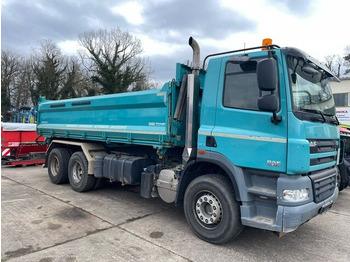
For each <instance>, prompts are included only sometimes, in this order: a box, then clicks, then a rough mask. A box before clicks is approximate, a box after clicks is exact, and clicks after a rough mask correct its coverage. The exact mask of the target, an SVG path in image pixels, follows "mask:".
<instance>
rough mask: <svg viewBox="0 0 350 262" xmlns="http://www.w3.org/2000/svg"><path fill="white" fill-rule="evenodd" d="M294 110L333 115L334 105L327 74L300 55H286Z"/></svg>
mask: <svg viewBox="0 0 350 262" xmlns="http://www.w3.org/2000/svg"><path fill="white" fill-rule="evenodd" d="M288 70H289V76H290V79H291V81H290V82H291V90H292V97H293V107H294V111H299V112H300V111H301V112H313V113H318V114H321V115H327V116H335V112H336V111H335V105H334V99H333V95H332V91H331V87H330V85H329V83H328V80H327V76H326V75H325V73H324V72H323V71H320V70H318V69H317V67H316V66H315V65H314V64H312V63H308V62H306V61H305V60H304V59H302V58H300V57H293V56H289V57H288Z"/></svg>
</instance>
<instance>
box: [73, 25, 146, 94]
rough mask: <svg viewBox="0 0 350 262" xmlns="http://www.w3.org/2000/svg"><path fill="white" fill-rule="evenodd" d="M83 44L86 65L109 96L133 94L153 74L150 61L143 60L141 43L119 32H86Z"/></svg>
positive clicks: (83, 57) (81, 54) (81, 35)
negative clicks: (134, 89)
mask: <svg viewBox="0 0 350 262" xmlns="http://www.w3.org/2000/svg"><path fill="white" fill-rule="evenodd" d="M79 44H80V45H81V46H82V47H83V49H82V50H80V56H81V59H82V62H83V65H84V66H85V67H86V68H87V69H88V70H89V71H90V73H91V79H92V81H93V82H94V83H98V84H100V85H101V86H102V92H103V93H105V94H112V93H121V92H126V91H132V90H133V87H135V86H136V85H137V83H139V86H140V85H141V83H145V82H146V80H147V79H148V77H149V75H150V74H151V69H150V66H149V61H148V59H147V58H144V57H141V56H140V55H141V53H142V47H141V41H140V40H139V39H137V38H136V37H134V36H132V35H131V34H129V33H128V32H125V31H122V30H120V29H119V28H117V29H112V30H110V31H107V30H102V29H101V30H97V31H88V32H84V33H82V34H80V35H79ZM143 88H146V87H143Z"/></svg>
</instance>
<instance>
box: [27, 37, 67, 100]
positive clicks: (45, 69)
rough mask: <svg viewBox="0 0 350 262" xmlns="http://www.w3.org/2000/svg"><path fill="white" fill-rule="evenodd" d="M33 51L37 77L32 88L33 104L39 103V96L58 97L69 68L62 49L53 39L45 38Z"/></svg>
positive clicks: (34, 68) (34, 69)
mask: <svg viewBox="0 0 350 262" xmlns="http://www.w3.org/2000/svg"><path fill="white" fill-rule="evenodd" d="M33 53H34V55H33V65H32V66H33V71H34V74H35V77H36V81H35V85H34V86H32V90H31V95H32V101H33V104H37V101H38V99H39V96H45V97H46V98H47V99H58V98H59V91H60V85H61V81H62V78H63V73H64V72H65V70H66V68H67V64H66V63H65V61H64V59H63V57H62V54H61V50H60V49H59V48H58V47H57V46H56V44H54V43H53V42H52V41H51V40H44V41H42V42H41V45H40V47H39V48H36V49H34V50H33Z"/></svg>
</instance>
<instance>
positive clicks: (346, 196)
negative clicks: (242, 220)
mask: <svg viewBox="0 0 350 262" xmlns="http://www.w3.org/2000/svg"><path fill="white" fill-rule="evenodd" d="M1 171H2V182H1V208H2V212H1V214H2V217H1V229H2V235H1V258H2V261H39V262H51V261H52V262H56V261H57V262H58V261H159V262H160V261H350V240H349V237H350V188H346V189H344V190H343V191H342V192H340V195H339V197H338V200H337V201H336V203H335V204H334V206H333V207H332V209H331V210H330V211H328V212H327V213H325V214H324V215H321V216H318V217H316V218H314V219H312V220H311V221H309V222H308V223H306V224H304V225H302V226H301V227H299V228H298V229H297V230H296V231H294V232H292V233H289V234H287V235H285V236H284V237H282V238H278V237H277V236H276V235H274V234H273V233H271V232H268V231H265V230H259V229H255V228H245V229H244V231H243V232H242V234H241V235H240V236H239V237H238V238H237V239H236V240H234V241H233V242H230V243H228V244H225V245H221V246H217V245H213V244H209V243H206V242H204V241H202V240H200V239H199V238H197V237H196V236H195V235H194V234H193V233H192V231H191V230H190V228H189V226H188V224H187V222H186V219H185V216H184V212H183V209H182V207H175V206H174V205H173V204H166V203H164V202H162V201H161V199H144V198H142V197H141V196H140V195H139V187H132V186H125V187H123V186H121V185H120V184H109V185H107V186H106V187H105V188H103V189H99V190H95V191H90V192H86V193H77V192H75V191H73V190H72V189H71V188H70V185H69V184H66V185H54V184H52V183H51V182H50V179H49V177H48V175H47V169H46V168H42V167H41V166H32V167H2V169H1Z"/></svg>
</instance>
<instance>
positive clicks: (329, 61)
mask: <svg viewBox="0 0 350 262" xmlns="http://www.w3.org/2000/svg"><path fill="white" fill-rule="evenodd" d="M324 59H325V61H326V63H325V64H326V67H327V68H328V69H329V70H331V71H332V70H333V63H334V59H335V55H327V56H325V57H324Z"/></svg>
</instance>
